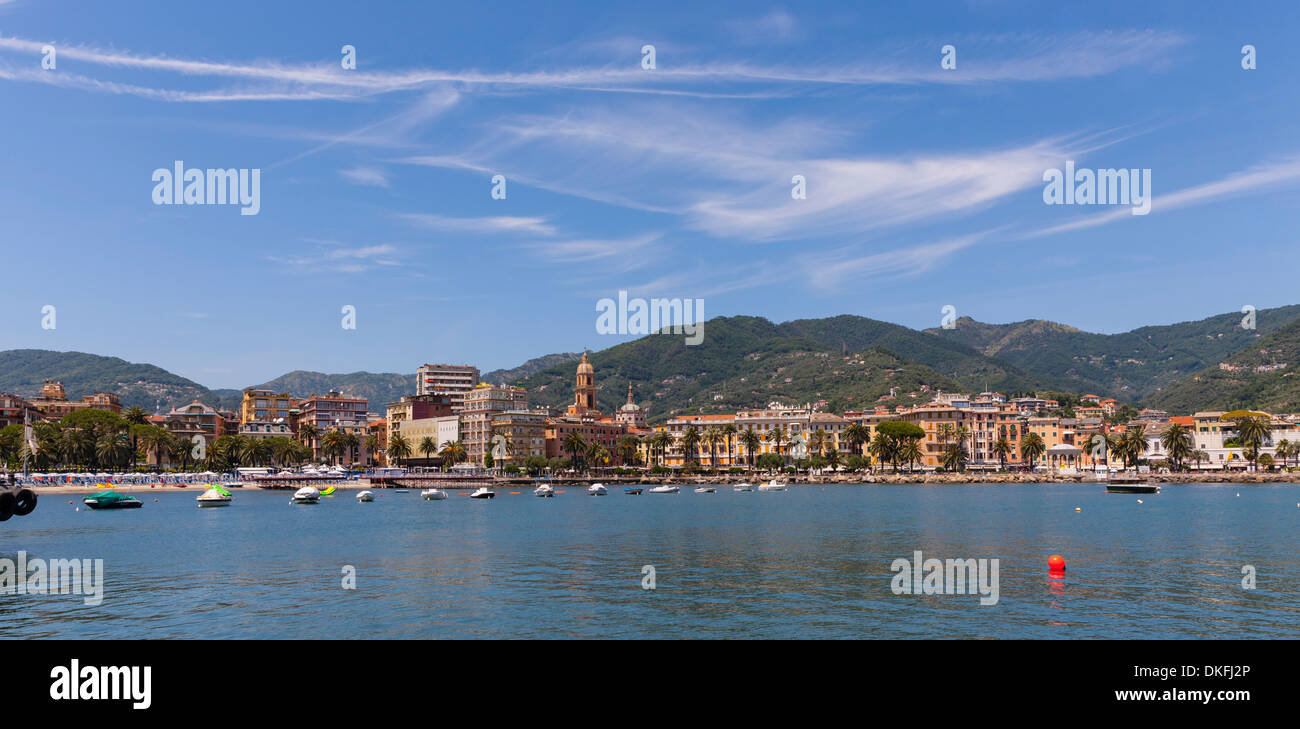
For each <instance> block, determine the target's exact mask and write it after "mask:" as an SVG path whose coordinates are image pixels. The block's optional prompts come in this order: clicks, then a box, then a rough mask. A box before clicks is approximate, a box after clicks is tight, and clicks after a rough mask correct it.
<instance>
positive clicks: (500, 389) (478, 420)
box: [460, 383, 528, 465]
mask: <svg viewBox="0 0 1300 729" xmlns="http://www.w3.org/2000/svg"><path fill="white" fill-rule="evenodd" d="M512 410H513V411H527V410H528V392H527V391H526V390H524V388H522V387H517V386H514V385H509V386H507V385H489V384H487V383H480V384H479V385H478V386H477V387H475V388H474V389H473V390H470V391H469V392H467V393H465V399H464V403H463V404H462V405H461V409H460V439H461V443H462V444H464V446H465V453H466V455H467V456H468V460H469V462H471V463H477V464H479V465H482V464H483V463H484V459H485V457H486V456H487V454H488V453H489V452H490V451H491V449H492V418H493V416H496V415H499V414H501V413H505V412H509V411H512Z"/></svg>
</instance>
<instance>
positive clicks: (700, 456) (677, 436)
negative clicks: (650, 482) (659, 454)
mask: <svg viewBox="0 0 1300 729" xmlns="http://www.w3.org/2000/svg"><path fill="white" fill-rule="evenodd" d="M735 422H736V416H735V415H679V416H677V417H675V418H670V419H669V420H668V422H667V423H665V424H664V426H663V428H662V430H664V431H666V432H667V433H668V434H669V435H671V436H672V437H673V445H671V446H669V447H668V452H667V453H665V454H664V461H663V463H664V465H665V466H669V467H673V468H676V467H680V466H684V465H685V464H686V460H687V458H686V450H685V448H684V447H683V446H682V436H683V435H685V433H686V429H687V428H689V427H691V426H695V430H696V431H697V432H698V433H699V436H700V440H699V442H698V443H697V444H696V445H695V450H696V452H695V453H694V454H693V457H692V460H694V461H695V463H697V464H699V465H700V466H702V467H704V468H715V467H716V468H725V467H729V466H731V465H732V463H733V461H735V460H736V456H735V454H734V453H727V452H726V450H727V444H726V441H725V440H724V441H722V442H720V443H718V444H717V446H716V447H715V449H714V452H713V453H712V454H710V453H709V444H708V443H707V442H706V441H705V440H704V433H705V431H707V430H708V429H709V428H713V427H718V428H721V427H723V426H726V425H729V424H731V425H734V424H735ZM656 430H659V428H656ZM738 447H739V442H738V441H737V440H736V437H735V436H734V435H733V436H732V438H731V449H732V450H733V451H735V450H736V449H737V448H738ZM714 459H716V460H717V463H714V462H713V461H714Z"/></svg>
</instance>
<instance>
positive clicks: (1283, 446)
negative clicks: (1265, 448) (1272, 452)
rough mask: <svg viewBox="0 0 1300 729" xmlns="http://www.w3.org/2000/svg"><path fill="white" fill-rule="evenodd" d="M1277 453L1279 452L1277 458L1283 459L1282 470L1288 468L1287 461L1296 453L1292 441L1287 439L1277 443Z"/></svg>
mask: <svg viewBox="0 0 1300 729" xmlns="http://www.w3.org/2000/svg"><path fill="white" fill-rule="evenodd" d="M1276 452H1277V457H1278V458H1280V459H1282V468H1286V467H1287V459H1289V458H1290V457H1291V454H1292V453H1294V451H1293V450H1292V446H1291V441H1289V440H1287V439H1286V438H1283V439H1282V440H1279V441H1278V442H1277V451H1276Z"/></svg>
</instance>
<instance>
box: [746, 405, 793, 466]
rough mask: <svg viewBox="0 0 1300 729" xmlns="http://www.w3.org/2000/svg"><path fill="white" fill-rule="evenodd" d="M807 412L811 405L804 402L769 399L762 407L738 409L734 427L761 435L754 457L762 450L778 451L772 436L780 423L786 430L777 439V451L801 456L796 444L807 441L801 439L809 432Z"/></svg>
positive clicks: (768, 451) (782, 453)
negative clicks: (784, 403)
mask: <svg viewBox="0 0 1300 729" xmlns="http://www.w3.org/2000/svg"><path fill="white" fill-rule="evenodd" d="M810 413H811V409H810V408H808V407H807V406H804V407H799V406H797V405H789V406H787V405H783V404H781V403H779V402H770V403H768V404H767V407H765V408H761V409H757V410H741V411H739V412H737V413H736V421H735V422H736V429H737V430H751V429H752V430H754V431H755V432H757V433H758V434H759V436H760V437H762V439H763V442H762V445H761V446H760V447H759V451H758V453H755V454H754V455H755V457H757V456H759V455H761V454H763V453H776V452H777V450H778V444H777V442H776V440H775V439H774V438H773V437H772V436H773V435H774V433H775V432H776V428H777V427H778V426H779V427H780V428H781V429H782V430H784V431H785V437H784V438H783V439H782V440H781V443H780V455H784V456H790V457H792V458H802V457H803V456H802V455H800V454H799V452H798V451H799V447H800V446H799V444H800V443H803V442H806V441H804V440H803V439H804V438H805V437H806V436H807V433H808V416H809V414H810Z"/></svg>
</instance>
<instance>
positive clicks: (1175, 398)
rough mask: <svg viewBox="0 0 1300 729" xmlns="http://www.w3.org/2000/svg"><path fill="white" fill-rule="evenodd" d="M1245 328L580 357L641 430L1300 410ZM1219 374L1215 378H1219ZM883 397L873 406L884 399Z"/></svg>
mask: <svg viewBox="0 0 1300 729" xmlns="http://www.w3.org/2000/svg"><path fill="white" fill-rule="evenodd" d="M1241 321H1242V315H1241V314H1239V313H1230V314H1222V315H1219V316H1214V317H1209V318H1207V319H1202V320H1199V321H1192V322H1182V323H1178V324H1170V325H1164V326H1151V327H1143V328H1141V329H1135V330H1133V331H1130V332H1124V333H1120V334H1094V333H1090V332H1084V331H1081V330H1078V329H1075V328H1073V327H1070V326H1066V325H1063V324H1058V323H1055V322H1050V321H1043V320H1028V321H1022V322H1015V323H1011V324H984V323H981V322H978V321H975V320H974V319H970V318H966V317H963V318H961V319H958V320H957V321H956V326H955V328H953V329H927V330H924V331H918V330H914V329H909V328H907V327H904V326H900V325H897V324H890V323H888V322H882V321H876V320H873V319H868V318H865V317H860V316H850V315H843V316H834V317H828V318H824V319H800V320H795V321H790V322H785V323H781V324H774V323H772V322H770V321H768V320H767V319H763V318H760V317H753V316H735V317H718V318H715V319H712V320H710V321H708V322H706V323H705V337H704V340H703V342H702V343H700V344H698V345H687V344H685V342H684V335H681V334H676V335H674V334H656V335H651V336H646V337H642V338H640V339H637V340H634V341H631V342H625V343H622V344H618V345H615V346H613V347H610V348H608V349H604V350H601V351H597V352H593V353H591V355H590V358H591V361H592V364H593V365H594V366H595V367H596V382H597V387H598V392H597V398H598V405H599V406H600V408H601V409H602V410H604V411H606V412H613V411H614V410H615V409H616V408H618V407H619V406H620V405H622V404H623V402H624V401H625V399H626V395H627V386H628V384H629V383H630V384H631V385H632V387H633V392H634V395H635V397H636V400H637V402H638V403H640V404H641V405H642V406H644V407H646V408H647V411H648V414H649V416H650V420H651V422H661V421H663V420H665V419H667V418H669V417H672V416H673V415H678V414H686V413H722V412H734V411H735V410H737V409H743V408H751V407H761V406H763V405H766V404H767V403H769V402H771V401H774V400H777V401H781V402H785V403H822V407H823V409H827V410H831V411H842V410H848V409H858V408H869V407H872V406H875V405H877V404H891V405H892V404H910V403H912V402H916V401H928V400H929V399H930V397H931V396H932V395H933V393H934V392H935V391H937V390H945V391H963V392H980V391H982V390H997V391H1001V392H1004V393H1007V394H1009V395H1010V394H1015V393H1030V392H1037V391H1045V390H1056V391H1062V392H1074V393H1095V394H1098V395H1103V396H1111V397H1116V398H1119V399H1120V400H1122V401H1125V402H1129V403H1134V404H1144V405H1151V406H1154V407H1159V408H1161V409H1164V410H1168V411H1170V412H1178V413H1188V412H1193V411H1195V410H1203V409H1208V408H1220V409H1233V408H1237V407H1253V408H1263V409H1271V410H1296V409H1300V385H1298V384H1297V383H1296V380H1295V378H1293V377H1292V376H1291V373H1292V371H1293V370H1294V368H1295V367H1296V366H1297V363H1300V305H1297V306H1284V307H1279V308H1275V309H1263V310H1260V311H1258V312H1257V313H1256V316H1255V324H1256V328H1255V329H1254V330H1248V329H1244V328H1242V327H1241ZM579 356H580V355H578V354H575V353H556V354H549V355H545V356H542V357H537V358H534V359H531V360H529V361H527V362H525V363H523V364H522V365H520V366H518V367H515V368H511V369H502V370H493V371H490V372H486V373H484V374H483V376H482V379H483V380H484V381H487V382H494V383H496V382H504V383H508V384H520V385H523V386H525V387H527V388H528V390H529V399H530V401H531V402H533V403H535V404H538V405H545V406H551V407H556V408H563V407H565V406H567V405H568V404H569V403H570V402H572V400H573V379H574V361H575V360H576V359H577V358H578V357H579ZM1221 364H1222V367H1221ZM46 378H49V379H54V380H61V381H62V382H63V383H64V386H65V387H66V389H67V391H68V395H69V397H70V398H72V399H78V398H80V397H81V396H83V395H88V394H91V393H94V392H100V391H104V392H113V393H116V394H117V395H118V396H119V397H120V398H121V399H122V402H123V404H124V405H128V406H130V405H138V406H140V407H142V408H145V409H146V410H149V411H151V412H165V411H166V410H167V409H169V408H171V407H174V406H176V405H182V404H186V403H189V402H191V401H193V400H196V399H197V400H202V401H203V402H206V403H208V404H210V405H214V406H217V407H221V408H224V409H234V408H235V407H237V406H238V404H239V399H240V391H239V390H230V389H223V390H210V389H208V388H206V387H204V386H203V385H200V384H199V383H196V382H194V381H192V380H188V379H186V378H184V377H180V376H178V375H175V374H172V373H170V372H168V371H166V370H164V369H162V368H160V367H156V366H154V365H150V364H143V363H131V362H127V361H125V360H122V359H119V358H116V357H102V356H99V355H94V354H87V353H84V352H52V351H47V350H36V349H20V350H9V351H4V352H0V391H3V392H13V393H15V394H18V395H20V396H24V397H35V396H36V395H38V394H39V392H40V388H41V385H42V384H43V382H44V380H45V379H46ZM254 386H256V387H265V388H268V389H273V390H275V391H277V392H290V393H292V394H294V395H295V396H299V397H302V396H306V395H310V394H312V393H323V392H326V391H328V390H331V389H336V390H340V391H342V392H345V393H349V394H352V395H355V396H359V397H364V398H366V399H367V400H369V401H370V409H371V410H372V411H374V412H379V411H382V409H383V406H384V404H386V403H389V402H392V401H394V400H397V399H398V398H399V397H401V396H402V395H405V394H410V393H411V392H414V389H415V376H414V374H397V373H372V372H353V373H349V374H325V373H320V372H310V371H305V370H297V371H294V372H290V373H288V374H285V375H282V376H281V377H277V378H275V379H274V380H271V381H270V382H265V383H261V384H258V385H254ZM891 393H892V398H893V399H892V400H890V399H881V398H888V397H891Z"/></svg>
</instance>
